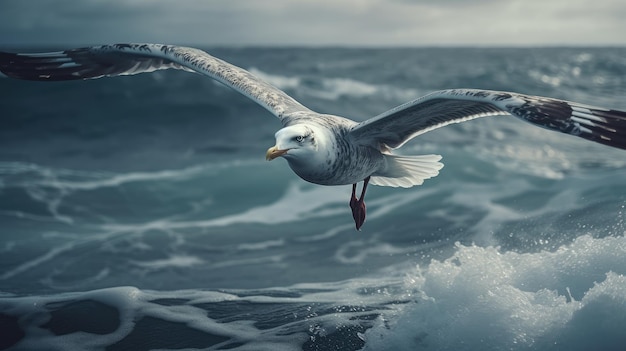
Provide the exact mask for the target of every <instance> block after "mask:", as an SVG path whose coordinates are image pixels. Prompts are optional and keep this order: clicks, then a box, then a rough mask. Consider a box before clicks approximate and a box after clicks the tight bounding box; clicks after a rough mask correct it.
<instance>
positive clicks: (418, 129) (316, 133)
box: [0, 44, 626, 230]
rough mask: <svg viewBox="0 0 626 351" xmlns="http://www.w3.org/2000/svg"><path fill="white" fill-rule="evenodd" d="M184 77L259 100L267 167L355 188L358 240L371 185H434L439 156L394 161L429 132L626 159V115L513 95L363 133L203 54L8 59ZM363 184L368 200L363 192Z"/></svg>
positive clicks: (424, 100) (86, 52) (384, 120)
mask: <svg viewBox="0 0 626 351" xmlns="http://www.w3.org/2000/svg"><path fill="white" fill-rule="evenodd" d="M170 68H173V69H181V70H184V71H189V72H196V73H200V74H204V75H206V76H209V77H210V78H213V79H215V80H218V81H220V82H222V83H224V84H225V85H227V86H229V87H231V88H233V89H234V90H236V91H238V92H240V93H242V94H244V95H245V96H247V97H248V98H250V99H252V100H254V101H255V102H257V103H258V104H259V105H261V106H263V107H265V108H266V109H267V110H269V111H270V112H271V113H272V114H274V115H275V116H276V117H278V119H279V120H280V122H281V123H282V125H283V128H282V129H280V130H279V131H278V132H276V134H275V138H276V144H275V145H274V146H272V147H271V148H269V149H268V150H267V153H266V158H267V160H273V159H275V158H278V157H283V158H284V159H286V160H287V162H288V163H289V166H290V167H291V169H292V170H293V171H294V172H295V173H296V174H297V175H298V176H300V177H301V178H302V179H304V180H306V181H308V182H311V183H315V184H321V185H350V184H352V195H351V197H350V208H351V209H352V216H353V218H354V223H355V226H356V229H357V230H360V228H361V226H362V225H363V223H364V222H365V213H366V208H365V201H364V198H365V192H366V190H367V185H368V184H374V185H381V186H391V187H405V188H408V187H412V186H415V185H420V184H422V183H423V182H424V180H425V179H429V178H432V177H435V176H436V175H437V174H439V170H440V169H441V168H442V167H443V164H442V163H440V162H439V161H440V160H441V156H439V155H420V156H399V155H394V154H393V153H392V150H393V149H397V148H399V147H401V146H402V145H404V144H405V143H406V142H407V141H409V140H411V139H412V138H414V137H416V136H418V135H420V134H423V133H426V132H428V131H431V130H434V129H437V128H440V127H443V126H446V125H449V124H452V123H459V122H465V121H469V120H472V119H475V118H479V117H487V116H499V115H513V116H515V117H518V118H520V119H522V120H524V121H527V122H529V123H532V124H534V125H537V126H540V127H544V128H547V129H550V130H554V131H558V132H562V133H567V134H572V135H575V136H578V137H581V138H584V139H588V140H592V141H595V142H598V143H602V144H605V145H609V146H612V147H617V148H621V149H626V112H624V111H617V110H611V109H606V108H601V107H594V106H588V105H583V104H579V103H575V102H569V101H563V100H557V99H552V98H546V97H539V96H529V95H523V94H517V93H511V92H502V91H488V90H475V89H450V90H441V91H436V92H433V93H431V94H428V95H426V96H424V97H421V98H419V99H416V100H413V101H410V102H407V103H405V104H403V105H400V106H398V107H395V108H393V109H391V110H389V111H387V112H384V113H382V114H380V115H378V116H376V117H373V118H371V119H368V120H366V121H364V122H361V123H358V122H355V121H352V120H350V119H347V118H344V117H340V116H335V115H329V114H320V113H317V112H315V111H312V110H310V109H308V108H307V107H305V106H303V105H302V104H300V103H299V102H298V101H296V100H295V99H293V98H292V97H291V96H289V95H287V94H286V93H285V92H283V91H281V90H280V89H277V88H276V87H273V86H272V85H270V84H268V83H267V82H265V81H263V80H261V79H259V78H257V77H255V76H254V75H252V74H251V73H250V72H248V71H246V70H244V69H242V68H239V67H237V66H234V65H232V64H230V63H228V62H225V61H222V60H220V59H218V58H215V57H213V56H211V55H209V54H207V53H206V52H204V51H201V50H198V49H195V48H189V47H180V46H172V45H161V44H115V45H103V46H93V47H86V48H79V49H72V50H66V51H58V52H46V53H28V54H19V53H4V52H0V72H3V73H4V74H5V75H7V76H9V77H12V78H18V79H28V80H41V81H57V80H76V79H95V78H101V77H112V76H120V75H132V74H137V73H143V72H153V71H156V70H162V69H170ZM361 181H363V188H362V190H361V194H360V196H359V197H358V198H357V197H356V190H357V183H359V182H361Z"/></svg>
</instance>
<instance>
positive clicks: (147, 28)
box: [0, 0, 626, 47]
mask: <svg viewBox="0 0 626 351" xmlns="http://www.w3.org/2000/svg"><path fill="white" fill-rule="evenodd" d="M112 42H156V43H171V44H191V45H201V46H224V45H229V46H248V45H255V46H256V45H273V46H292V45H298V46H308V45H313V46H324V45H332V46H424V45H427V46H432V45H443V46H448V45H465V46H471V45H481V46H503V45H504V46H520V45H523V46H527V45H542V46H545V45H561V46H562V45H594V46H595V45H620V46H626V1H625V0H593V1H592V0H476V1H470V0H430V1H428V0H291V1H289V0H0V45H1V46H4V47H7V46H31V45H46V46H58V45H86V44H103V43H112Z"/></svg>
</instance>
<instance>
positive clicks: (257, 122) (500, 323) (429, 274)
mask: <svg viewBox="0 0 626 351" xmlns="http://www.w3.org/2000/svg"><path fill="white" fill-rule="evenodd" d="M5 49H10V48H5ZM55 49H59V48H55ZM207 51H209V52H210V53H212V54H214V55H216V56H218V57H220V58H223V59H225V60H227V61H229V62H232V63H234V64H237V65H239V66H241V67H244V68H246V69H248V70H250V71H251V72H253V73H254V74H257V75H258V76H260V77H262V78H264V79H267V80H268V81H269V82H271V83H272V84H274V85H276V86H278V87H279V88H282V89H284V90H285V91H286V92H288V93H289V94H291V95H292V96H294V97H295V98H296V99H297V100H299V101H300V102H302V103H303V104H305V105H306V106H308V107H310V108H312V109H314V110H317V111H319V112H325V113H333V114H339V115H344V116H347V117H350V118H353V119H355V120H359V121H360V120H365V119H367V118H370V117H373V116H375V115H377V114H379V113H382V112H384V111H386V110H388V109H390V108H393V107H395V106H396V105H399V104H401V103H404V102H406V101H409V100H412V99H415V98H417V97H419V96H422V95H424V94H426V93H428V92H431V91H434V90H439V89H447V88H483V89H493V90H507V91H515V92H520V93H527V94H532V95H544V96H550V97H556V98H562V99H567V100H573V101H577V102H581V103H587V104H592V105H599V106H604V107H610V108H616V109H622V110H626V49H624V48H525V49H522V48H520V49H488V48H417V49H384V50H378V49H338V48H318V49H298V48H288V49H284V48H282V49H281V48H237V49H235V48H232V49H224V48H208V49H207ZM0 93H1V95H0V350H110V351H117V350H139V351H141V350H157V349H158V350H504V349H506V350H590V349H595V350H623V349H624V345H626V333H624V325H626V238H625V231H626V224H625V222H624V217H625V216H626V213H625V212H626V208H625V206H626V151H623V150H616V149H612V148H609V147H606V146H603V145H599V144H593V143H591V142H588V141H585V140H582V139H578V138H575V137H571V136H568V135H560V134H557V133H554V132H549V131H545V130H543V129H540V128H537V127H534V126H532V125H530V124H527V123H524V122H522V121H519V120H516V119H515V118H513V117H493V118H484V119H480V120H475V121H471V122H468V123H464V124H459V125H453V126H448V127H445V128H442V129H439V130H437V131H433V132H430V133H427V134H424V135H423V136H420V137H419V138H417V139H415V140H413V141H412V142H410V143H408V144H407V145H405V147H403V148H402V149H401V150H399V153H402V154H430V153H436V154H441V155H442V156H443V160H442V162H444V164H445V167H444V168H443V170H442V171H441V174H440V175H439V176H438V177H436V178H434V179H431V180H428V181H426V182H425V184H424V185H422V186H419V187H414V188H411V189H393V188H380V187H374V186H372V187H370V188H369V190H368V194H367V204H368V211H369V214H368V218H367V222H366V223H365V225H364V227H363V230H362V231H361V232H357V231H356V230H355V229H354V224H353V221H352V217H351V213H350V209H349V207H348V200H349V195H350V190H351V189H350V187H349V186H342V187H322V186H316V185H312V184H308V183H306V182H304V181H303V180H300V179H299V178H298V177H297V176H296V175H294V174H293V173H292V172H291V170H290V169H289V168H288V166H287V164H286V162H285V161H284V160H276V161H274V162H266V161H265V160H264V154H265V150H266V149H267V148H268V147H270V146H272V145H273V143H274V137H273V135H274V133H275V131H276V130H278V129H279V128H280V124H279V122H278V120H277V119H275V118H273V117H272V116H271V115H270V114H269V113H268V112H266V111H265V110H264V109H262V108H261V107H259V106H257V105H255V104H254V103H252V102H250V101H248V100H247V99H246V98H244V97H242V96H240V95H238V94H237V93H235V92H234V91H232V90H230V89H228V88H226V87H224V86H222V85H220V84H218V83H215V82H213V81H212V80H210V79H208V78H205V77H202V76H200V75H196V74H189V73H186V72H180V71H161V72H155V73H151V74H143V75H137V76H128V77H118V78H109V79H99V80H93V81H75V82H57V83H41V82H24V81H16V80H11V79H6V78H4V79H0Z"/></svg>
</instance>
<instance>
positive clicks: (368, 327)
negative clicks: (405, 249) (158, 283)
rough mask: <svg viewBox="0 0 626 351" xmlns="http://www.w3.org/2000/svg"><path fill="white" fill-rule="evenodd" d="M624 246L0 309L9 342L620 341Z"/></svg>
mask: <svg viewBox="0 0 626 351" xmlns="http://www.w3.org/2000/svg"><path fill="white" fill-rule="evenodd" d="M624 252H626V237H624V236H623V235H622V236H617V237H606V238H593V237H591V236H588V235H583V236H580V237H578V238H577V239H576V240H574V241H573V242H572V243H571V244H569V245H565V246H563V247H560V248H559V249H558V250H555V251H540V252H537V253H526V254H520V253H515V252H511V251H508V252H504V251H501V250H500V249H499V248H497V247H479V246H474V245H462V244H458V243H457V244H456V246H455V252H454V253H453V255H452V256H451V257H449V258H448V259H444V260H433V261H432V262H430V263H429V264H424V265H419V266H417V267H415V266H413V267H406V265H397V266H395V267H388V268H385V269H383V270H382V271H381V272H378V273H374V274H372V275H370V276H365V277H361V278H359V279H350V280H346V281H340V282H331V283H300V284H296V285H293V286H290V287H277V288H270V289H255V290H228V289H224V290H220V291H211V290H175V291H151V290H140V289H137V288H134V287H115V288H107V289H102V290H93V291H87V292H76V293H61V294H55V295H48V296H19V295H8V294H1V295H0V316H1V317H2V318H3V319H2V320H3V321H4V322H3V323H4V326H5V328H7V329H6V330H13V331H14V333H12V334H11V339H10V340H9V342H10V343H11V344H7V345H8V346H5V347H12V348H10V349H11V350H37V349H47V350H98V349H103V348H107V349H111V350H118V349H137V348H138V347H146V346H147V345H149V347H151V348H158V349H163V350H170V349H179V348H181V347H183V348H197V349H203V350H223V349H231V350H302V349H306V350H308V349H333V350H350V351H356V350H361V349H363V350H395V351H401V350H416V349H423V350H458V349H471V350H476V349H481V350H501V349H508V350H531V349H533V350H534V349H541V350H561V349H568V350H588V349H594V348H600V349H602V350H621V348H622V347H623V344H624V342H625V341H626V339H625V338H624V334H623V331H622V329H623V328H622V326H623V324H624V322H626V320H625V319H624V318H625V317H624V316H626V307H625V306H626V277H625V274H626V266H624V264H623V263H624V259H623V254H624ZM104 274H106V272H105V273H104ZM94 316H97V318H94ZM155 330H168V332H167V333H166V332H163V333H154V331H155ZM6 342H7V341H5V343H6ZM11 345H12V346H11Z"/></svg>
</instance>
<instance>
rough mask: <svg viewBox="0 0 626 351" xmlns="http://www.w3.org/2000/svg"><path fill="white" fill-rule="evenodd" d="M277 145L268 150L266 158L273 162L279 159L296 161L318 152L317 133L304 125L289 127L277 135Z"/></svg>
mask: <svg viewBox="0 0 626 351" xmlns="http://www.w3.org/2000/svg"><path fill="white" fill-rule="evenodd" d="M275 138H276V145H274V146H272V147H271V148H269V149H268V150H267V153H266V154H265V158H266V159H267V160H268V161H271V160H273V159H275V158H277V157H281V156H282V157H284V158H286V159H287V160H294V159H298V158H300V157H303V156H306V155H310V154H313V153H314V152H315V151H316V150H317V141H316V139H315V131H314V130H313V128H312V127H310V126H306V125H303V124H296V125H291V126H287V127H285V128H283V129H281V130H279V131H278V132H276V134H275Z"/></svg>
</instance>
